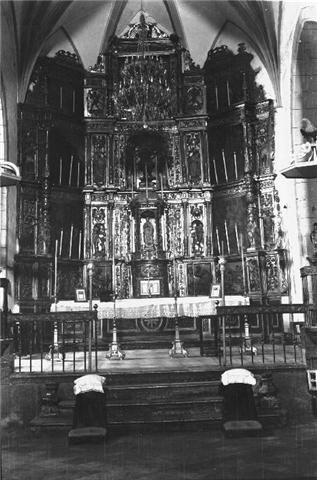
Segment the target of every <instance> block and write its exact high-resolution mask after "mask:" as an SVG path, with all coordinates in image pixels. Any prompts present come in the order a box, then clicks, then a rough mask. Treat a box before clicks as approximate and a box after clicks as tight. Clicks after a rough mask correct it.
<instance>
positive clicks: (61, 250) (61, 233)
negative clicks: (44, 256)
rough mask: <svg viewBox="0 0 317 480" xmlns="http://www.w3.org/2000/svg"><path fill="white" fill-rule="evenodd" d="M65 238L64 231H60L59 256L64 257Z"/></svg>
mask: <svg viewBox="0 0 317 480" xmlns="http://www.w3.org/2000/svg"><path fill="white" fill-rule="evenodd" d="M63 236H64V230H63V229H61V231H60V237H59V256H60V257H61V256H62V252H63Z"/></svg>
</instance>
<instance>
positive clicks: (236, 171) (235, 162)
mask: <svg viewBox="0 0 317 480" xmlns="http://www.w3.org/2000/svg"><path fill="white" fill-rule="evenodd" d="M233 162H234V173H235V176H236V180H238V166H237V155H236V152H233Z"/></svg>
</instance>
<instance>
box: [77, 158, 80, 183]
mask: <svg viewBox="0 0 317 480" xmlns="http://www.w3.org/2000/svg"><path fill="white" fill-rule="evenodd" d="M79 183H80V163H79V162H78V163H77V187H79Z"/></svg>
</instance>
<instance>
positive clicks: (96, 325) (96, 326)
mask: <svg viewBox="0 0 317 480" xmlns="http://www.w3.org/2000/svg"><path fill="white" fill-rule="evenodd" d="M100 321H101V320H100ZM93 322H94V324H95V329H94V331H95V370H96V372H98V318H97V315H95V316H94V319H93Z"/></svg>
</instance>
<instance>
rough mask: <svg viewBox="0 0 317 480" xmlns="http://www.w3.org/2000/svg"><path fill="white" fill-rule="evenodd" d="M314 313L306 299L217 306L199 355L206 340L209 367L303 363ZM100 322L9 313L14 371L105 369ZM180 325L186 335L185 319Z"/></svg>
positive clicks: (73, 315) (90, 315)
mask: <svg viewBox="0 0 317 480" xmlns="http://www.w3.org/2000/svg"><path fill="white" fill-rule="evenodd" d="M316 312H317V309H316V307H315V306H312V305H302V304H298V305H297V304H293V305H270V306H236V307H234V306H230V307H229V306H228V307H218V308H217V315H215V316H213V317H210V322H212V327H213V328H212V332H213V336H209V337H208V336H207V337H206V335H204V334H203V330H202V322H198V325H200V327H198V328H200V329H201V331H200V332H198V338H199V345H200V354H201V355H205V353H204V352H205V346H206V345H207V344H206V341H207V340H208V342H209V345H210V343H213V345H214V348H213V352H214V355H213V356H212V357H211V358H210V366H211V368H212V366H223V367H226V366H234V367H238V366H252V365H262V366H263V365H273V364H275V365H276V364H290V365H294V364H304V363H305V358H304V355H303V349H302V345H301V334H300V325H306V326H314V325H316V323H317V322H316V318H317V317H316ZM297 315H300V316H301V318H300V319H299V318H297ZM132 320H134V321H135V319H131V321H132ZM110 321H111V320H110ZM101 324H102V320H100V319H98V318H97V311H96V310H94V311H78V312H71V311H70V312H56V313H30V314H9V315H8V325H9V328H10V330H11V337H12V338H13V353H14V365H13V366H12V368H13V370H14V371H15V372H16V373H68V372H69V373H74V372H76V373H81V372H96V371H98V370H100V369H102V368H103V367H104V359H105V351H106V350H107V348H108V345H107V344H105V339H102V335H101ZM179 327H180V338H181V340H182V318H179ZM120 340H121V338H120V331H118V341H119V342H120ZM172 340H173V339H172V338H171V341H172ZM185 346H186V341H185ZM207 351H208V348H207V349H206V352H207ZM184 361H185V362H186V360H184Z"/></svg>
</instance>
